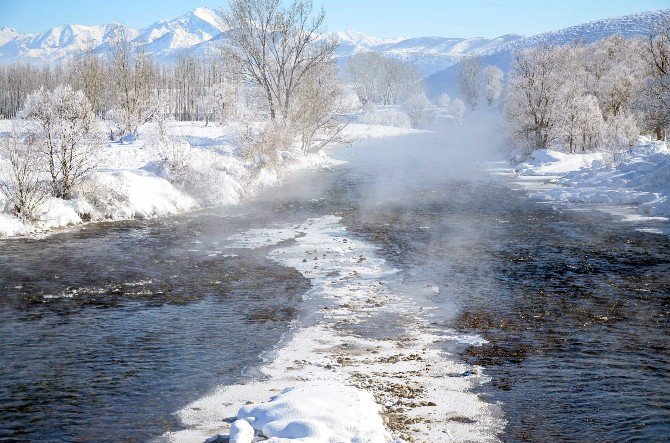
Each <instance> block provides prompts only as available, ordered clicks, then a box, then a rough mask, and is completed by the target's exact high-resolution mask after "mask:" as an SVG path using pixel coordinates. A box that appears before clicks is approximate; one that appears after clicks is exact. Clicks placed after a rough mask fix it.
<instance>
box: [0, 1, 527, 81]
mask: <svg viewBox="0 0 670 443" xmlns="http://www.w3.org/2000/svg"><path fill="white" fill-rule="evenodd" d="M119 30H121V32H122V34H123V35H124V38H126V39H127V40H129V41H130V42H131V43H132V44H133V45H135V46H142V47H143V48H144V50H145V51H146V52H147V53H149V54H151V55H153V56H154V57H156V59H158V60H159V61H160V62H167V63H169V62H173V61H175V60H176V59H177V58H178V57H179V56H180V55H183V54H186V53H192V54H194V55H196V56H201V55H207V54H213V53H215V52H217V51H218V48H219V47H220V46H221V45H225V44H226V40H227V38H226V34H225V33H226V31H227V27H226V24H225V20H224V19H223V16H222V13H221V12H220V11H219V10H215V9H212V8H207V7H199V8H195V9H194V10H192V11H189V12H188V13H186V14H184V15H182V16H179V17H174V18H169V19H162V20H158V21H156V22H154V23H152V24H150V25H149V26H146V27H144V28H142V29H139V30H138V29H133V28H130V27H128V26H125V25H122V24H120V23H109V24H105V25H95V26H87V25H76V24H66V25H61V26H55V27H53V28H50V29H48V30H46V31H44V32H41V33H38V34H24V33H21V32H19V31H16V30H13V29H10V28H1V29H0V63H12V62H16V61H21V62H29V63H43V62H46V63H58V62H61V61H63V60H65V59H67V58H70V57H74V56H77V55H80V54H82V53H85V52H92V53H96V54H102V53H105V51H107V50H108V49H109V47H110V45H111V43H112V40H113V38H114V35H115V32H117V31H119ZM330 35H333V36H335V37H337V38H338V40H340V43H341V44H340V47H339V48H338V53H337V56H338V59H339V61H340V62H344V61H345V60H346V59H347V58H348V57H349V56H351V55H352V54H355V53H357V52H360V51H376V52H382V53H385V54H387V55H390V56H392V57H396V58H400V59H403V60H407V61H410V62H412V63H416V64H417V65H418V66H419V68H420V69H421V71H422V72H423V73H424V74H425V75H430V74H432V73H434V72H437V71H439V70H440V69H443V68H445V67H447V66H450V65H451V64H453V63H456V62H458V60H460V59H461V58H462V57H464V56H466V55H474V54H478V53H480V52H481V51H482V50H484V49H486V48H489V47H495V46H498V45H500V44H503V43H507V42H509V41H512V40H514V39H516V38H520V36H516V35H513V34H509V35H507V36H501V37H496V38H492V39H486V38H473V39H464V38H452V37H439V36H431V37H414V38H404V37H395V38H380V37H375V36H371V35H367V34H364V33H362V32H359V31H355V30H346V31H340V32H332V33H330Z"/></svg>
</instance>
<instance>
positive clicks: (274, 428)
mask: <svg viewBox="0 0 670 443" xmlns="http://www.w3.org/2000/svg"><path fill="white" fill-rule="evenodd" d="M259 239H261V240H262V241H261V240H259ZM287 239H293V241H291V242H290V243H288V244H287V245H286V246H283V245H279V243H280V242H284V241H286V240H287ZM267 245H270V246H267ZM228 247H229V248H231V249H233V250H235V249H237V248H254V249H256V248H263V247H267V248H269V249H270V250H269V252H268V257H269V258H270V259H272V260H275V261H277V262H279V263H281V264H282V265H284V266H288V267H292V268H295V269H297V270H298V271H299V272H300V273H301V274H302V275H303V276H305V277H306V278H308V279H309V280H310V281H311V282H312V289H311V290H310V291H309V292H308V293H307V294H306V295H305V299H306V303H307V304H309V305H310V307H309V308H308V311H309V312H310V313H312V314H313V315H314V317H315V318H314V319H313V320H310V319H309V318H307V319H301V320H300V321H299V322H297V324H296V325H295V328H294V333H293V334H291V336H290V338H289V339H288V340H285V342H284V343H280V344H279V347H278V349H277V351H276V352H275V354H274V356H273V358H272V359H271V361H270V362H269V363H268V364H266V365H265V366H263V367H262V368H261V372H262V374H263V375H264V377H263V378H262V379H260V380H256V381H252V382H249V383H244V384H238V385H232V386H223V387H221V388H219V389H218V390H217V391H215V392H214V393H212V394H211V395H208V396H206V397H204V398H201V399H199V400H197V401H195V402H193V403H192V404H190V405H188V406H186V407H185V408H184V409H182V410H181V411H180V412H179V417H180V418H181V420H182V423H183V425H184V427H185V428H186V429H185V430H183V431H180V432H175V433H169V434H166V435H165V436H164V438H165V439H166V440H168V441H175V442H202V441H204V440H205V439H207V438H212V440H211V441H228V440H227V439H226V438H227V436H228V435H230V437H231V439H230V441H231V442H235V443H251V441H252V439H253V438H254V435H255V436H256V437H258V438H261V439H262V441H269V442H277V443H279V442H289V441H300V442H314V443H316V442H333V443H334V442H380V443H381V442H391V441H395V442H400V441H414V442H420V441H421V442H438V441H439V442H450V441H493V440H495V436H496V433H497V432H499V431H501V430H502V427H503V426H504V420H503V419H502V415H501V412H500V411H499V407H498V405H495V404H490V403H486V402H485V401H483V400H482V399H480V397H479V396H478V395H477V394H476V393H473V392H471V391H472V388H473V387H475V386H477V385H478V384H480V383H482V382H484V381H486V380H487V379H486V377H485V376H484V375H483V374H482V371H481V368H474V367H469V366H467V365H465V364H463V363H460V362H458V361H456V360H455V359H453V358H451V357H450V356H449V355H448V354H447V353H445V352H442V351H440V350H439V349H437V347H436V344H437V343H439V342H441V341H444V340H448V339H452V340H453V339H455V338H454V337H451V336H450V335H449V334H450V332H449V331H444V330H440V329H438V328H436V327H434V326H432V325H431V320H430V310H429V309H423V308H422V307H421V306H419V305H418V303H417V302H415V301H414V300H413V299H412V298H411V297H408V296H407V295H404V294H401V293H399V292H398V290H397V289H396V285H398V284H401V283H400V282H399V281H398V280H399V277H398V276H397V270H396V269H394V268H393V267H391V266H390V265H389V264H388V263H387V262H386V261H385V260H384V259H383V258H381V257H379V256H378V254H377V251H376V248H375V247H374V245H372V244H370V243H368V242H366V241H363V240H361V239H358V238H355V237H353V236H352V235H350V234H349V233H348V232H347V230H346V228H345V227H344V226H343V225H342V224H341V223H340V219H339V217H336V216H333V215H331V216H325V217H321V218H317V219H310V220H306V221H305V222H303V223H301V224H299V225H297V226H295V225H291V226H282V227H277V228H270V229H254V230H251V231H249V232H247V233H245V234H242V235H237V236H234V237H231V238H230V239H229V245H228ZM436 290H439V288H436V287H435V286H434V285H430V284H426V285H425V286H423V287H419V288H415V292H420V291H433V292H434V291H436ZM376 316H383V318H391V319H394V320H393V321H394V322H395V321H397V322H398V325H397V331H396V332H393V333H391V334H390V335H389V336H385V335H384V334H380V336H379V337H378V338H374V337H369V336H367V335H366V336H362V335H361V334H359V333H354V332H352V329H351V328H350V327H351V326H352V325H358V326H361V325H365V323H366V321H370V320H371V319H374V318H375V317H376ZM308 317H309V316H308ZM379 321H380V320H379V319H377V320H376V321H374V320H373V324H377V322H379ZM353 330H356V329H353ZM394 331H395V330H394ZM469 339H470V341H472V338H471V337H470V338H469ZM477 339H478V338H477ZM478 340H481V339H478ZM266 439H267V440H266Z"/></svg>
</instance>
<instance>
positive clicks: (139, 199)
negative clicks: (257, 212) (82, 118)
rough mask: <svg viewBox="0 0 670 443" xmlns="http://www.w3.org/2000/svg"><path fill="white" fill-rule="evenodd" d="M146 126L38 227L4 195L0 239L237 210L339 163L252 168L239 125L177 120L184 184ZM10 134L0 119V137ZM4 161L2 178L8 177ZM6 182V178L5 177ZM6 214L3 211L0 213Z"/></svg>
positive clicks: (386, 129) (314, 157)
mask: <svg viewBox="0 0 670 443" xmlns="http://www.w3.org/2000/svg"><path fill="white" fill-rule="evenodd" d="M152 129H153V128H152V127H151V125H147V126H145V127H144V128H143V131H141V132H140V137H139V139H138V140H136V141H132V142H130V143H124V144H122V143H118V142H116V143H108V144H107V145H106V146H105V147H103V148H102V149H101V151H100V152H98V167H97V169H96V171H95V172H94V173H92V174H90V175H89V176H87V177H86V178H85V179H84V181H83V183H82V184H81V186H80V189H79V190H78V193H77V198H75V199H73V200H62V199H57V198H50V199H48V200H47V201H46V203H45V204H44V205H43V206H42V208H41V210H40V211H39V213H38V220H37V221H32V222H28V221H24V220H21V219H19V218H18V217H16V216H14V215H12V214H11V213H10V211H9V208H6V206H7V203H8V202H7V201H6V200H5V197H4V195H3V194H1V193H0V237H16V236H24V235H31V234H33V235H34V234H42V233H46V232H49V231H52V230H55V229H58V228H64V227H67V226H73V225H79V224H83V223H89V222H97V221H112V220H126V219H144V218H153V217H163V216H168V215H172V214H177V213H180V212H185V211H189V210H193V209H197V208H200V207H206V206H218V205H226V204H235V203H237V202H239V201H240V199H242V198H244V197H246V196H249V195H253V194H254V193H255V192H256V191H257V190H258V189H260V188H263V187H267V186H273V185H275V184H278V183H279V182H280V180H281V178H282V175H283V174H286V173H290V172H291V171H295V170H300V169H307V168H319V167H329V166H331V165H333V164H335V163H336V162H335V161H334V160H333V159H331V158H330V157H329V156H328V155H327V154H326V153H325V152H324V151H320V152H316V153H310V154H308V155H307V156H302V155H292V154H290V153H286V154H285V156H284V164H283V165H282V168H281V170H274V169H270V168H264V169H260V170H258V169H256V170H254V169H253V168H252V167H251V166H250V165H249V163H248V162H246V161H245V160H244V159H243V156H242V153H241V146H242V143H241V141H240V140H241V138H242V137H243V134H242V132H243V128H242V127H241V126H239V125H227V126H216V125H210V126H207V127H205V126H204V124H203V123H202V122H172V123H170V133H171V134H172V135H173V137H174V139H175V140H176V142H177V143H178V147H177V149H179V150H180V151H179V153H178V155H179V156H181V157H182V160H183V165H184V170H183V171H179V173H180V174H181V176H180V178H179V180H174V177H169V176H168V175H169V173H168V172H167V171H166V170H165V168H164V167H163V164H162V163H163V161H162V158H163V154H164V153H163V152H162V151H161V147H160V146H158V142H156V141H155V138H154V137H152ZM10 130H11V126H10V122H9V121H8V120H0V133H6V132H9V131H10ZM345 131H346V133H345V134H344V138H345V139H346V140H347V141H356V140H362V139H366V138H373V137H387V136H398V135H405V134H411V133H414V132H417V131H415V130H412V129H408V128H398V127H392V126H379V125H363V124H352V125H349V126H348V127H347V128H346V129H345ZM7 166H8V165H7V162H6V159H3V158H2V157H1V156H0V174H5V175H6V174H7V170H6V168H7ZM0 178H2V176H0ZM3 208H4V210H3Z"/></svg>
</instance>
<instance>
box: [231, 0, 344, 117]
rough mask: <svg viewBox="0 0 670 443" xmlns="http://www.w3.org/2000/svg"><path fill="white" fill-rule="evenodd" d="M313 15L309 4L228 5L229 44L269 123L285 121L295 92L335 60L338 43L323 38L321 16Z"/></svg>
mask: <svg viewBox="0 0 670 443" xmlns="http://www.w3.org/2000/svg"><path fill="white" fill-rule="evenodd" d="M313 12H314V11H313V6H312V1H311V0H295V1H294V2H293V3H292V4H290V5H289V6H283V5H282V2H281V0H231V1H230V3H229V7H228V9H227V10H225V19H226V22H227V24H228V26H229V28H230V31H229V35H230V40H231V43H232V44H233V45H234V46H235V47H236V48H237V50H238V54H239V56H240V58H241V62H242V64H243V66H244V69H245V72H246V73H247V75H248V76H249V77H250V78H251V79H252V80H253V81H254V82H255V83H257V84H258V85H259V86H261V87H262V88H263V90H264V92H265V96H266V99H267V108H268V112H269V114H270V118H271V119H273V120H274V119H275V118H276V117H277V116H282V117H284V118H286V117H288V115H289V112H290V108H291V106H292V104H293V103H292V101H293V99H294V98H295V95H296V92H297V91H298V89H299V88H300V87H301V86H302V84H303V83H304V82H305V81H306V80H307V78H308V76H309V75H310V74H311V73H313V72H315V71H318V70H320V69H321V68H322V66H323V65H324V63H327V62H329V61H330V60H331V59H332V58H333V56H334V53H335V49H336V47H337V41H335V40H332V39H330V38H324V37H323V34H324V19H325V12H324V11H323V9H322V10H321V11H319V12H317V13H316V14H314V13H313Z"/></svg>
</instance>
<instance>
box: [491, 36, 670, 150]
mask: <svg viewBox="0 0 670 443" xmlns="http://www.w3.org/2000/svg"><path fill="white" fill-rule="evenodd" d="M503 106H504V116H505V121H506V126H507V132H508V135H509V136H510V138H511V140H512V141H513V143H514V144H515V145H517V146H520V147H521V148H522V150H523V152H522V155H528V154H529V153H530V152H532V151H533V150H534V149H544V148H551V149H556V150H561V151H564V152H569V153H576V152H585V151H594V150H598V151H605V152H608V153H610V154H611V157H610V158H611V159H613V160H615V159H616V157H617V155H618V153H620V152H622V151H624V150H625V149H627V148H629V147H630V146H632V145H633V144H635V143H636V142H637V140H638V138H639V136H640V135H641V134H653V135H655V136H656V137H657V138H658V139H664V138H665V137H666V136H667V133H668V130H669V129H670V26H667V25H666V26H665V28H663V29H662V30H661V31H660V32H658V33H656V34H655V35H653V36H650V37H649V38H646V39H645V38H635V39H633V38H624V37H621V36H613V37H609V38H606V39H604V40H601V41H599V42H596V43H591V44H586V43H580V42H575V43H572V44H569V45H565V46H549V45H543V46H538V47H534V48H531V49H528V50H525V51H523V52H520V53H519V54H517V55H516V58H515V61H514V65H513V68H512V71H511V73H510V75H509V79H508V82H507V87H506V93H505V97H504V105H503Z"/></svg>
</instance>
